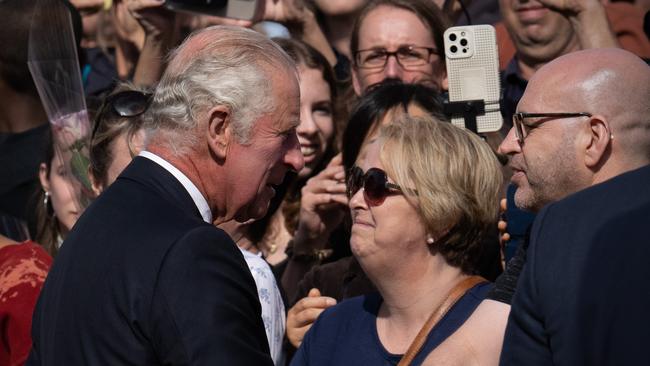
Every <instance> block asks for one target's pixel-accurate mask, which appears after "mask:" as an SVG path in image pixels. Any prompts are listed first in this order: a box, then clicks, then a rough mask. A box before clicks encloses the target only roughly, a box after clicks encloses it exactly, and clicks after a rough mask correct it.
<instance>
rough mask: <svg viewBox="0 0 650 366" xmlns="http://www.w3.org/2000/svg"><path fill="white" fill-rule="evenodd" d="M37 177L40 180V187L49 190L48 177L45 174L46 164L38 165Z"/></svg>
mask: <svg viewBox="0 0 650 366" xmlns="http://www.w3.org/2000/svg"><path fill="white" fill-rule="evenodd" d="M38 179H39V180H40V181H41V187H42V188H43V190H44V191H45V192H49V191H50V177H49V176H48V174H47V165H45V163H41V165H39V167H38Z"/></svg>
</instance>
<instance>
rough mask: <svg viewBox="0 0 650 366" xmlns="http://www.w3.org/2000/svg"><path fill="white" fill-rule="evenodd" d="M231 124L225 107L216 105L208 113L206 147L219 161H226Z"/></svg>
mask: <svg viewBox="0 0 650 366" xmlns="http://www.w3.org/2000/svg"><path fill="white" fill-rule="evenodd" d="M231 122H232V113H231V111H230V108H229V107H227V106H224V105H217V106H215V107H213V108H212V109H210V110H209V111H208V124H207V125H208V126H207V127H208V146H209V148H210V150H211V151H212V153H213V154H214V156H216V157H217V158H218V159H220V160H225V159H226V154H227V152H228V144H229V143H230V142H231V141H230V140H231V139H232V129H231V126H230V124H231Z"/></svg>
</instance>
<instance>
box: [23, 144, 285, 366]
mask: <svg viewBox="0 0 650 366" xmlns="http://www.w3.org/2000/svg"><path fill="white" fill-rule="evenodd" d="M32 337H33V341H34V347H33V349H32V352H31V354H30V358H29V360H28V363H27V364H28V365H126V364H128V365H172V364H173V365H189V364H195V365H210V364H212V365H221V364H223V365H272V364H273V363H272V360H271V357H270V355H269V346H268V342H267V339H266V334H265V332H264V324H263V323H262V318H261V308H260V303H259V300H258V296H257V291H256V287H255V283H254V281H253V277H252V276H251V274H250V271H249V269H248V267H247V266H246V263H245V261H244V258H243V256H242V254H241V252H240V250H239V249H238V248H237V246H236V245H235V243H233V242H232V240H231V239H230V238H229V237H228V235H227V234H226V233H225V232H223V231H222V230H220V229H217V228H216V227H215V226H214V225H212V223H211V222H206V221H204V219H203V218H202V216H201V214H200V213H199V210H198V209H197V206H196V204H195V203H194V201H193V199H192V198H191V196H190V194H189V193H188V191H187V189H185V187H184V186H183V185H182V184H181V183H180V182H179V181H178V180H177V179H176V178H175V177H174V176H173V175H172V174H171V173H170V172H169V171H167V170H166V169H165V168H163V167H162V166H160V165H158V164H157V163H156V162H154V161H152V160H149V159H147V158H144V157H136V158H135V159H134V160H133V161H132V162H131V164H130V165H129V166H128V167H127V168H126V169H125V170H124V172H123V173H122V175H121V176H120V177H119V178H118V179H117V180H116V182H115V183H113V184H112V185H111V186H110V187H109V188H108V189H107V190H106V191H105V192H104V193H103V194H102V195H101V196H100V197H99V198H98V199H97V200H96V201H95V202H94V203H93V204H91V205H90V207H89V208H88V209H87V210H86V211H85V212H84V214H83V215H82V216H81V218H80V219H79V220H78V221H77V223H76V225H75V226H74V228H73V230H72V231H71V232H70V234H69V235H68V237H67V238H66V240H65V243H64V244H63V246H62V248H61V251H60V252H59V254H58V256H57V259H56V261H55V263H54V265H53V266H52V269H51V271H50V274H49V276H48V277H47V280H46V282H45V285H44V287H43V291H42V293H41V297H40V298H39V300H38V304H37V307H36V310H35V312H34V319H33V333H32Z"/></svg>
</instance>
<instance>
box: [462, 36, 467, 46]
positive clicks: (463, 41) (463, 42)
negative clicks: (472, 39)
mask: <svg viewBox="0 0 650 366" xmlns="http://www.w3.org/2000/svg"><path fill="white" fill-rule="evenodd" d="M460 45H461V46H467V40H466V39H465V38H462V39H461V40H460Z"/></svg>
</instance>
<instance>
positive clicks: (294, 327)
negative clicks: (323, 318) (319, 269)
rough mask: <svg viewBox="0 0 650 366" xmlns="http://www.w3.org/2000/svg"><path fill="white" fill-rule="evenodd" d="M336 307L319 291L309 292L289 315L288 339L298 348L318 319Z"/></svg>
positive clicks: (334, 302)
mask: <svg viewBox="0 0 650 366" xmlns="http://www.w3.org/2000/svg"><path fill="white" fill-rule="evenodd" d="M333 305H336V300H335V299H333V298H331V297H326V296H321V294H320V291H318V289H315V288H313V289H311V290H309V294H308V295H307V297H304V298H302V299H301V300H300V301H298V302H297V303H296V304H295V305H294V306H293V307H292V308H291V309H289V312H288V313H287V338H288V339H289V342H291V344H292V345H293V346H294V347H296V348H298V347H300V344H301V343H302V340H303V339H304V338H305V333H307V331H308V330H309V328H311V326H312V324H314V322H315V321H316V318H318V316H319V315H320V313H322V312H323V311H324V310H325V309H327V308H329V307H330V306H333Z"/></svg>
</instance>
